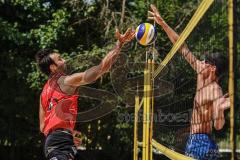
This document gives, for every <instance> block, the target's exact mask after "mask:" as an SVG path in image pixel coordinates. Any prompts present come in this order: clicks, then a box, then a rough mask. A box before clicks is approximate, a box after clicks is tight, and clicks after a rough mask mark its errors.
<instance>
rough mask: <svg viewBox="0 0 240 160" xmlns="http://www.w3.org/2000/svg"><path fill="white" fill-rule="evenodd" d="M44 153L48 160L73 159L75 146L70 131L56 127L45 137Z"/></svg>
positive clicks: (75, 150) (75, 151)
mask: <svg viewBox="0 0 240 160" xmlns="http://www.w3.org/2000/svg"><path fill="white" fill-rule="evenodd" d="M44 153H45V156H46V158H47V159H48V160H74V158H75V155H76V153H77V148H76V147H75V145H74V143H73V136H72V134H71V132H70V131H68V130H64V129H57V130H55V131H53V132H51V133H50V134H48V136H47V137H46V140H45V145H44Z"/></svg>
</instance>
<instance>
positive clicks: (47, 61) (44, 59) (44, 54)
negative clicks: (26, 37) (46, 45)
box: [35, 49, 54, 76]
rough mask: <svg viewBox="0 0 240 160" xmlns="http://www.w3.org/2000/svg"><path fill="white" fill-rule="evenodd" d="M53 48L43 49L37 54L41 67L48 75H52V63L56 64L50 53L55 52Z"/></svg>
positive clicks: (36, 57)
mask: <svg viewBox="0 0 240 160" xmlns="http://www.w3.org/2000/svg"><path fill="white" fill-rule="evenodd" d="M53 53H54V51H53V50H52V49H41V50H40V51H38V52H37V54H36V55H35V59H36V61H37V64H38V67H39V69H40V70H41V71H42V72H43V73H44V74H46V75H48V76H49V75H50V73H51V70H50V65H51V64H54V61H53V60H52V59H51V57H50V55H51V54H53Z"/></svg>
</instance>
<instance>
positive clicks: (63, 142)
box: [36, 29, 135, 160]
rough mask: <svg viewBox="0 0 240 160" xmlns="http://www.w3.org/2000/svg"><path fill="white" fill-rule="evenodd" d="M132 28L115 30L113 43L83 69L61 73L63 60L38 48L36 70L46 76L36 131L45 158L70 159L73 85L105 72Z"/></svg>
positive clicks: (73, 148)
mask: <svg viewBox="0 0 240 160" xmlns="http://www.w3.org/2000/svg"><path fill="white" fill-rule="evenodd" d="M134 35H135V32H134V31H132V30H131V29H128V30H127V31H126V32H125V34H123V35H121V34H120V33H119V31H118V30H117V31H116V37H117V39H118V41H117V44H116V46H115V47H114V49H113V50H111V51H110V52H109V53H108V54H107V55H106V56H105V57H104V58H103V59H102V61H101V63H100V64H99V65H97V66H94V67H92V68H90V69H88V70H86V71H85V72H80V73H74V74H72V75H65V74H64V68H65V60H64V59H63V58H61V56H60V54H59V53H56V52H54V51H53V50H50V49H43V50H40V51H39V52H38V53H37V54H36V61H37V64H38V66H39V68H40V70H41V71H42V72H43V73H44V74H46V75H48V76H49V79H48V81H47V82H46V84H45V85H44V87H43V90H42V93H41V96H40V106H39V123H40V131H41V132H42V133H44V135H45V136H46V140H45V145H44V152H45V156H46V158H47V159H49V160H74V158H75V155H76V153H77V151H76V146H75V144H74V138H73V132H74V126H75V122H76V115H77V108H78V107H77V99H78V95H77V94H76V89H77V87H79V86H81V85H85V84H89V83H92V82H94V81H95V80H97V79H98V78H99V77H101V76H102V75H103V74H104V73H105V72H107V71H108V70H109V69H110V68H111V66H112V64H113V62H114V60H115V59H116V58H117V56H118V55H119V53H120V50H121V47H122V46H123V44H124V43H126V42H129V41H131V40H132V39H133V37H134Z"/></svg>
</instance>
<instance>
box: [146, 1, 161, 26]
mask: <svg viewBox="0 0 240 160" xmlns="http://www.w3.org/2000/svg"><path fill="white" fill-rule="evenodd" d="M150 7H151V11H148V13H149V16H148V19H150V20H154V21H155V22H156V23H158V24H159V25H161V23H162V22H163V19H162V17H161V15H160V14H159V12H158V10H157V8H156V7H155V6H154V5H153V4H151V6H150Z"/></svg>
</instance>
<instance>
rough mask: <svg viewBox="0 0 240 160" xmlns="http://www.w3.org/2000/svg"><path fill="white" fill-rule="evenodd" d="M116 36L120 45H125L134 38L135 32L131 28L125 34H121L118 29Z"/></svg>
mask: <svg viewBox="0 0 240 160" xmlns="http://www.w3.org/2000/svg"><path fill="white" fill-rule="evenodd" d="M115 36H116V38H117V39H118V41H119V43H120V45H123V44H124V43H126V42H129V41H131V40H132V39H133V38H134V36H135V31H134V30H133V29H131V28H128V29H127V31H126V32H125V33H124V34H120V32H119V30H118V29H116V33H115Z"/></svg>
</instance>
